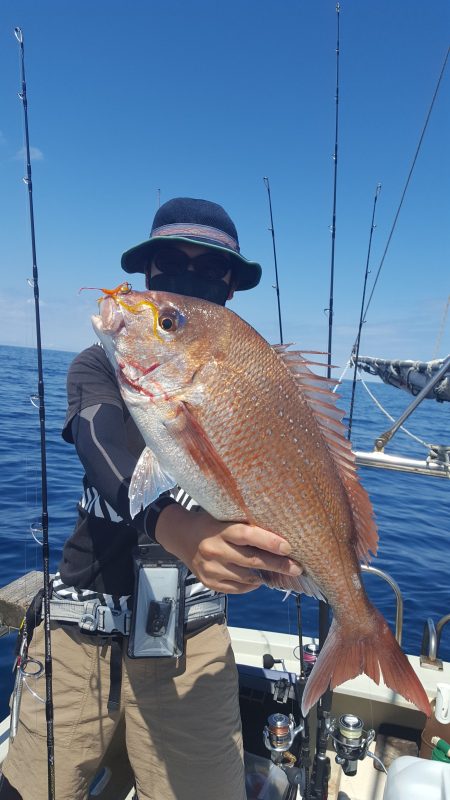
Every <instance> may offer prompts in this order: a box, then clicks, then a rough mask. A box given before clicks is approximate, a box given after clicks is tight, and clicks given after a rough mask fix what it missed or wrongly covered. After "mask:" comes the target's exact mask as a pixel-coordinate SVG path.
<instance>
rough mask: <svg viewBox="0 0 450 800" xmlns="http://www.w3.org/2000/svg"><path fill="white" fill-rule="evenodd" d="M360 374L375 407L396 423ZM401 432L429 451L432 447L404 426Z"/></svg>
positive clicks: (401, 427)
mask: <svg viewBox="0 0 450 800" xmlns="http://www.w3.org/2000/svg"><path fill="white" fill-rule="evenodd" d="M358 372H359V380H360V381H361V383H362V385H363V386H364V388H365V390H366V392H367V394H368V395H369V397H371V398H372V400H373V402H374V403H375V405H376V406H377V407H378V408H379V410H380V411H381V413H382V414H384V415H385V416H386V417H387V418H388V419H389V420H390V421H391V422H395V417H392V416H391V414H389V411H387V410H386V409H385V408H384V407H383V406H382V404H381V403H380V401H379V400H378V399H377V398H376V397H375V395H374V394H373V393H372V392H371V391H370V389H369V387H368V386H367V383H366V381H365V380H364V378H362V377H361V370H358ZM399 430H401V431H403V433H405V434H406V435H407V436H409V437H410V438H411V439H414V441H416V442H418V443H419V444H421V445H422V446H423V447H425V448H426V449H427V450H428V451H429V450H430V447H431V445H430V444H429V443H428V442H425V441H424V440H423V439H421V438H420V437H419V436H416V435H415V433H411V431H409V430H408V429H407V428H405V427H404V426H403V425H400V428H399Z"/></svg>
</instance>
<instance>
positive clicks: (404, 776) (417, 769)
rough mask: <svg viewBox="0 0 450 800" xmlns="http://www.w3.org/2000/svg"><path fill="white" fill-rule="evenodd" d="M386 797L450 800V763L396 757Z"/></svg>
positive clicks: (391, 798)
mask: <svg viewBox="0 0 450 800" xmlns="http://www.w3.org/2000/svg"><path fill="white" fill-rule="evenodd" d="M383 800H450V765H449V764H443V763H441V762H439V761H425V760H424V759H423V758H414V757H413V756H400V758H396V759H395V761H393V762H392V764H391V766H390V767H389V769H388V774H387V779H386V786H385V789H384V795H383Z"/></svg>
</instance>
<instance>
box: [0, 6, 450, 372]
mask: <svg viewBox="0 0 450 800" xmlns="http://www.w3.org/2000/svg"><path fill="white" fill-rule="evenodd" d="M16 25H19V26H20V27H21V28H22V29H23V32H24V41H25V56H26V69H27V86H28V100H29V122H30V138H31V145H32V147H33V153H34V158H33V164H32V166H33V184H34V201H35V218H36V235H37V253H38V266H39V277H40V296H41V314H42V337H43V343H44V346H46V347H50V348H55V349H65V350H73V351H77V350H79V349H81V348H82V347H84V346H85V345H88V344H90V343H91V341H92V340H93V333H92V331H91V326H90V314H91V313H95V310H96V302H95V301H96V297H97V293H96V292H83V293H82V294H78V289H79V288H80V287H81V286H85V285H87V286H107V287H111V286H114V285H116V284H117V283H119V282H120V280H121V279H122V278H123V273H122V272H121V269H120V256H121V254H122V252H123V251H124V250H126V249H128V248H129V247H131V246H133V245H134V244H137V243H138V242H140V241H143V240H144V239H145V238H146V237H147V236H148V233H149V229H150V226H151V220H152V218H153V214H154V212H155V210H156V207H157V196H158V195H157V190H158V189H160V191H161V200H162V201H164V200H167V199H169V198H170V197H173V196H177V195H179V196H182V195H188V196H193V197H206V198H209V199H212V200H215V201H217V202H219V203H221V204H222V205H223V206H224V207H225V208H226V209H227V211H228V212H229V213H230V215H231V216H232V218H233V219H234V221H235V222H236V225H237V227H238V231H239V236H240V241H241V250H242V252H243V254H244V255H246V256H247V257H249V258H252V259H254V260H259V261H260V262H261V264H262V265H263V269H264V277H263V280H262V282H261V285H260V286H259V287H258V288H257V289H256V290H254V291H253V292H244V293H239V295H238V296H237V298H236V300H235V301H233V304H232V308H234V310H236V311H237V312H238V313H239V314H241V316H244V317H245V318H246V319H248V321H249V322H251V324H253V325H254V326H255V327H256V328H257V329H258V330H259V331H260V332H261V333H262V334H263V335H264V336H265V337H266V338H267V339H269V341H272V342H275V341H276V340H277V338H278V327H277V312H276V297H275V292H274V290H273V288H272V285H273V283H274V269H273V255H272V242H271V237H270V233H269V230H268V226H269V210H268V203H267V193H266V190H265V187H264V183H263V176H266V175H267V176H269V179H270V185H271V192H272V203H273V212H274V223H275V232H276V242H277V256H278V266H279V273H280V290H281V303H282V313H283V325H284V332H285V340H288V341H293V342H296V343H298V344H299V345H300V346H301V347H303V348H304V349H319V350H325V349H326V345H327V325H328V322H327V316H326V314H325V312H324V309H325V308H326V307H327V306H328V294H329V267H330V253H331V235H330V231H329V226H330V224H331V219H332V190H333V160H332V153H333V149H334V115H335V71H336V55H335V46H336V11H335V2H332V1H331V0H330V1H329V0H317V1H316V2H309V3H307V2H301V1H300V0H296V1H295V2H294V0H283V1H282V2H280V1H279V2H275V1H274V0H271V1H270V2H269V0H227V2H226V3H212V2H210V0H208V2H207V0H166V2H164V3H161V2H158V3H157V2H154V0H147V2H136V0H129V2H127V3H126V4H125V3H124V2H118V1H117V0H108V1H107V2H106V0H97V2H95V3H93V2H91V1H90V2H88V1H87V0H77V2H76V3H75V2H71V3H70V2H65V3H61V2H60V1H59V0H58V2H56V0H55V1H54V2H50V0H40V2H39V3H36V2H34V0H29V1H28V0H27V1H24V0H14V2H13V0H3V2H2V5H1V9H0V97H1V103H0V109H1V110H0V114H1V117H0V216H1V220H2V223H1V233H0V264H1V275H2V281H1V286H0V342H1V343H3V344H18V345H26V346H33V344H34V338H35V337H34V317H33V299H32V292H31V290H30V288H29V286H28V285H27V277H29V275H30V273H31V266H32V264H31V247H30V236H29V220H28V209H27V203H28V199H27V191H26V188H25V186H24V184H23V182H22V176H23V175H24V174H25V164H24V159H23V154H21V151H22V148H23V145H24V132H23V112H22V105H21V103H20V101H19V100H18V98H17V92H18V90H19V88H20V82H19V78H20V74H19V48H18V45H17V42H16V40H15V38H14V36H13V29H14V27H15V26H16ZM340 29H341V36H340V39H341V42H340V44H341V50H340V131H339V161H338V189H337V230H336V256H335V258H336V260H335V297H334V309H335V317H334V337H333V341H334V347H333V361H334V363H335V364H338V365H344V364H345V362H346V360H347V358H348V356H349V353H350V350H351V345H352V343H353V341H354V339H355V335H356V326H357V321H358V317H359V308H360V302H361V291H362V283H363V275H364V267H365V262H366V255H367V246H368V239H369V230H370V220H371V213H372V204H373V197H374V193H375V188H376V185H377V183H378V182H380V183H381V184H382V189H381V194H380V197H379V201H378V206H377V218H376V224H377V227H376V230H375V233H374V238H373V245H372V260H371V264H372V278H373V275H374V273H375V271H376V269H377V267H378V264H379V262H380V258H381V255H382V253H383V250H384V247H385V244H386V240H387V237H388V234H389V230H390V227H391V225H392V222H393V218H394V214H395V211H396V209H397V206H398V203H399V200H400V196H401V193H402V190H403V187H404V184H405V181H406V177H407V174H408V171H409V168H410V165H411V162H412V158H413V155H414V152H415V149H416V146H417V143H418V140H419V136H420V133H421V130H422V127H423V124H424V121H425V118H426V114H427V111H428V108H429V105H430V102H431V99H432V96H433V92H434V89H435V86H436V82H437V79H438V76H439V73H440V70H441V67H442V64H443V61H444V57H445V53H446V50H447V47H448V43H449V30H450V11H449V5H448V3H447V2H446V0H428V2H426V3H424V2H423V1H422V0H421V1H420V2H419V0H410V1H409V2H406V0H405V1H402V2H401V1H400V0H379V2H377V3H373V2H368V0H359V2H355V1H354V0H353V2H345V0H343V2H342V4H341V13H340ZM449 87H450V64H449V65H448V68H447V71H446V74H445V76H444V80H443V82H442V84H441V89H440V92H439V95H438V98H437V101H436V104H435V108H434V111H433V114H432V116H431V120H430V123H429V126H428V130H427V133H426V136H425V139H424V142H423V145H422V149H421V152H420V155H419V158H418V162H417V165H416V168H415V171H414V173H413V178H412V181H411V184H410V188H409V190H408V193H407V196H406V199H405V203H404V207H403V210H402V212H401V215H400V218H399V222H398V225H397V229H396V231H395V234H394V237H393V240H392V244H391V246H390V249H389V251H388V255H387V258H386V261H385V264H384V267H383V271H382V273H381V277H380V281H379V284H378V287H377V289H376V292H375V295H374V299H373V302H372V305H371V308H370V310H369V314H368V318H367V324H366V325H365V327H364V331H363V340H362V346H361V351H362V353H364V354H365V355H372V356H382V357H392V358H417V359H429V358H431V357H433V356H434V355H435V347H436V343H437V339H438V333H439V330H440V328H441V323H442V319H443V314H444V309H445V305H446V302H447V298H448V296H449V294H450V280H449V276H450V269H449V255H450V232H449V231H450V226H449V211H450V201H449V186H450V166H449V164H450V161H449V146H448V144H449V141H450V120H449V102H448V100H449ZM134 285H135V288H142V285H141V284H140V280H139V278H137V279H136V281H135V284H134ZM449 351H450V319H448V320H447V326H446V328H445V331H444V335H443V336H442V339H441V345H440V348H439V352H438V355H441V356H442V355H444V354H446V353H447V352H449Z"/></svg>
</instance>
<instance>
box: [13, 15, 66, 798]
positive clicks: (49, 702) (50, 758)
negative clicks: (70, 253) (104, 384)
mask: <svg viewBox="0 0 450 800" xmlns="http://www.w3.org/2000/svg"><path fill="white" fill-rule="evenodd" d="M14 35H15V37H16V39H17V41H18V43H19V48H20V65H21V84H22V85H21V91H20V92H19V98H20V100H21V101H22V106H23V113H24V125H25V145H26V157H27V176H26V178H25V179H24V181H25V184H26V186H27V188H28V200H29V216H30V229H31V251H32V259H33V292H34V311H35V319H36V354H37V363H38V398H39V429H40V441H41V505H42V515H41V519H42V562H43V569H44V587H43V588H44V596H43V611H44V615H43V616H44V639H45V716H46V723H47V767H48V797H49V800H55V798H56V790H55V745H54V734H53V692H52V654H51V640H50V554H49V541H48V505H47V453H46V443H45V397H44V377H43V365H42V342H41V323H40V309H39V277H38V268H37V258H36V239H35V230H34V209H33V182H32V176H31V158H30V140H29V133H28V100H27V86H26V80H25V53H24V44H23V33H22V31H21V29H20V28H15V29H14Z"/></svg>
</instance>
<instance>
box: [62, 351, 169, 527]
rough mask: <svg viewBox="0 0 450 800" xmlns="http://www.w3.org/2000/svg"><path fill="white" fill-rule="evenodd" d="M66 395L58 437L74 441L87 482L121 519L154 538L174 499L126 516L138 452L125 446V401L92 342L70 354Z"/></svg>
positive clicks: (166, 496)
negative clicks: (161, 519) (64, 413)
mask: <svg viewBox="0 0 450 800" xmlns="http://www.w3.org/2000/svg"><path fill="white" fill-rule="evenodd" d="M67 394H68V409H67V415H66V419H65V422H64V428H63V433H62V435H63V438H64V439H65V441H67V442H70V443H73V444H74V445H75V448H76V451H77V454H78V457H79V459H80V461H81V463H82V464H83V467H84V469H85V472H86V477H87V479H88V482H89V483H90V484H91V485H92V486H94V487H95V488H96V489H97V491H98V493H99V495H100V496H101V498H103V499H104V500H106V502H107V503H108V504H109V505H110V506H111V507H112V508H113V509H114V511H115V512H116V513H117V514H118V515H119V516H120V517H121V518H122V519H123V520H124V522H126V523H128V524H130V525H132V526H133V527H134V528H136V529H137V530H138V531H139V532H140V533H145V534H147V536H149V537H150V539H152V540H155V528H156V523H157V521H158V517H159V514H160V513H161V511H162V510H163V508H165V507H166V506H167V505H170V504H171V503H174V502H175V500H174V499H173V498H171V497H170V496H169V494H168V493H166V494H164V495H161V497H160V498H158V499H157V500H155V501H154V502H153V503H151V504H150V505H149V506H148V507H147V508H146V509H143V510H142V511H140V512H139V514H137V515H136V516H135V517H134V518H133V519H131V515H130V505H129V499H128V488H129V485H130V481H131V477H132V475H133V472H134V469H135V466H136V464H137V456H136V454H135V453H132V452H131V451H130V449H129V447H128V442H127V435H126V430H125V421H124V405H123V402H122V399H121V396H120V392H119V387H118V385H117V381H116V377H115V375H114V371H113V369H112V367H111V365H110V363H109V361H108V358H107V356H106V354H105V353H104V351H103V349H102V348H101V347H99V346H98V345H95V346H94V347H91V348H88V349H87V350H84V351H83V352H82V353H80V355H79V356H77V357H76V358H75V360H74V361H73V363H72V365H71V367H70V369H69V374H68V378H67Z"/></svg>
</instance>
